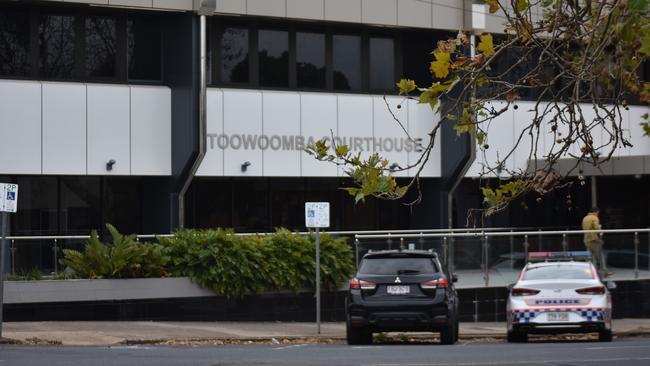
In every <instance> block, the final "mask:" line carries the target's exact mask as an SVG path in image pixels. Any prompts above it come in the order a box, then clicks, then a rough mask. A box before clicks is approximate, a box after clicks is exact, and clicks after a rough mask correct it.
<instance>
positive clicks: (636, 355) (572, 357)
mask: <svg viewBox="0 0 650 366" xmlns="http://www.w3.org/2000/svg"><path fill="white" fill-rule="evenodd" d="M648 364H650V338H627V339H616V340H615V341H614V342H612V343H598V342H569V341H557V342H541V341H537V342H531V343H527V344H508V343H505V342H503V341H498V342H496V341H495V342H461V343H459V344H456V345H453V346H441V345H438V344H403V343H400V344H378V345H372V346H359V347H351V346H347V345H343V344H335V345H315V344H309V345H304V344H296V345H288V346H284V345H231V346H209V347H208V346H202V347H188V346H117V347H116V346H113V347H63V346H8V345H4V346H0V366H5V365H7V366H9V365H12V366H13V365H17V366H20V365H30V366H38V365H48V366H52V365H68V366H77V365H79V366H82V365H83V366H92V365H139V366H140V365H142V366H148V365H151V366H153V365H209V366H226V365H238V366H240V365H241V366H243V365H291V366H293V365H296V366H297V365H309V366H311V365H313V366H316V365H355V366H356V365H358V366H446V365H450V366H451V365H457V366H491V365H525V366H534V365H544V366H548V365H563V366H564V365H566V366H569V365H571V366H580V365H590V366H591V365H603V366H605V365H606V366H612V365H626V366H634V365H638V366H641V365H648Z"/></svg>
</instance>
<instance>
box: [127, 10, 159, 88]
mask: <svg viewBox="0 0 650 366" xmlns="http://www.w3.org/2000/svg"><path fill="white" fill-rule="evenodd" d="M126 25H127V40H128V44H127V52H128V55H127V56H128V64H129V79H132V80H161V79H162V73H161V58H162V55H161V48H162V47H161V42H162V40H161V37H160V17H158V16H155V15H130V16H129V19H128V20H127V23H126Z"/></svg>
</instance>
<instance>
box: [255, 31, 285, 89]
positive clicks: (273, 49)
mask: <svg viewBox="0 0 650 366" xmlns="http://www.w3.org/2000/svg"><path fill="white" fill-rule="evenodd" d="M258 35H259V37H258V57H259V59H258V64H259V75H260V85H261V86H275V87H288V86H289V33H288V32H286V31H278V30H260V31H259V34H258Z"/></svg>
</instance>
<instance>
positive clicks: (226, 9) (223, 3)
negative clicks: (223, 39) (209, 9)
mask: <svg viewBox="0 0 650 366" xmlns="http://www.w3.org/2000/svg"><path fill="white" fill-rule="evenodd" d="M217 13H234V14H246V0H217Z"/></svg>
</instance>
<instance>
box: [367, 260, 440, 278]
mask: <svg viewBox="0 0 650 366" xmlns="http://www.w3.org/2000/svg"><path fill="white" fill-rule="evenodd" d="M435 272H438V270H437V269H436V266H435V265H434V264H433V261H432V260H431V258H417V257H405V258H372V259H368V258H366V259H364V260H363V262H361V267H360V268H359V273H360V274H373V275H402V274H420V273H435Z"/></svg>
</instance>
